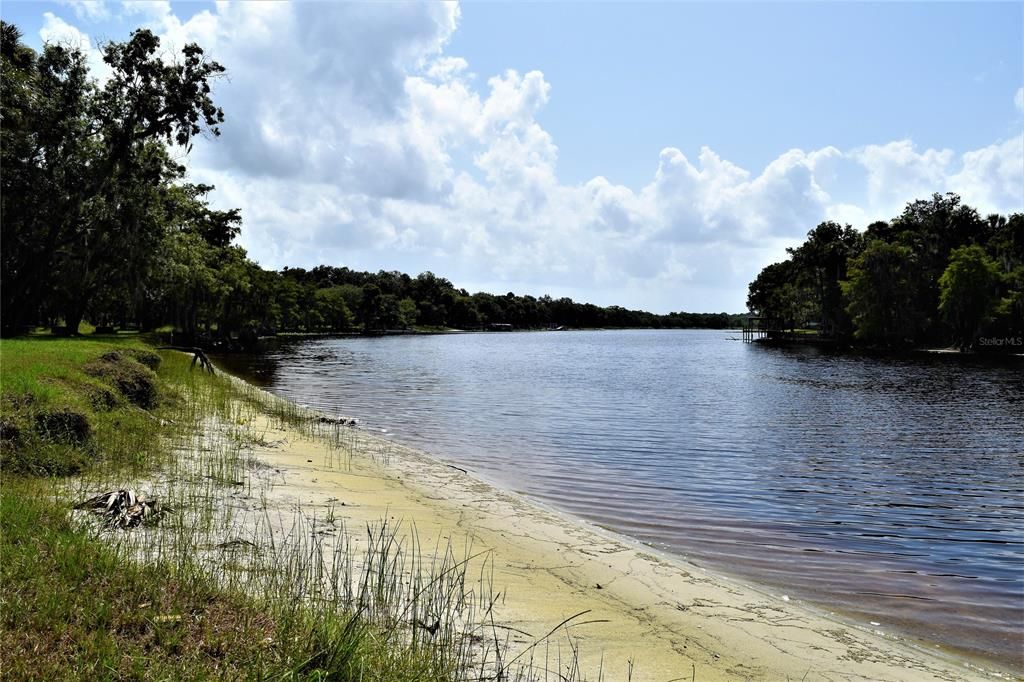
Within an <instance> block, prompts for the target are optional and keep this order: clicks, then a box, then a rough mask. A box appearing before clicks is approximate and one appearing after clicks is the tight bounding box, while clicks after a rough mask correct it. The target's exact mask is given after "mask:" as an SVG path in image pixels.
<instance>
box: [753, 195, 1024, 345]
mask: <svg viewBox="0 0 1024 682" xmlns="http://www.w3.org/2000/svg"><path fill="white" fill-rule="evenodd" d="M787 253H788V254H789V258H787V259H786V260H784V261H781V262H778V263H773V264H771V265H769V266H768V267H766V268H764V269H763V270H762V271H761V273H760V274H759V275H758V276H757V278H756V279H755V280H754V281H753V282H751V283H750V289H749V296H748V298H747V305H748V307H749V308H750V310H751V311H753V312H754V313H755V314H756V315H757V316H759V317H760V323H761V325H762V326H763V327H764V328H765V329H767V330H773V331H775V332H777V333H776V334H775V337H776V338H778V337H783V338H785V336H786V331H787V330H789V331H790V332H794V331H796V330H799V329H803V330H808V329H809V330H811V331H812V332H816V333H817V334H818V335H820V338H823V339H828V340H831V341H835V342H840V343H860V344H864V345H874V346H882V347H887V348H906V347H922V346H930V347H937V346H949V345H954V346H956V347H958V348H960V349H963V350H968V349H978V350H997V351H998V350H1002V351H1006V350H1015V352H1021V350H1024V215H1022V214H1020V213H1014V214H1012V215H1010V216H1008V217H1007V216H1002V215H997V214H993V215H990V216H988V217H987V218H982V217H981V216H980V215H979V214H978V211H976V210H975V209H973V208H971V207H970V206H966V205H964V204H963V203H961V201H960V198H959V197H958V196H956V195H955V194H947V195H944V196H943V195H940V194H935V195H933V196H932V198H931V199H924V200H918V201H914V202H912V203H910V204H907V206H906V208H905V209H904V211H903V213H901V214H900V215H899V216H898V217H896V218H895V219H893V220H891V221H889V222H875V223H872V224H871V225H868V227H867V229H866V230H864V231H863V232H860V231H857V230H855V229H853V228H852V227H851V226H850V225H839V224H838V223H835V222H831V221H830V222H823V223H821V224H820V225H818V226H817V227H815V228H814V229H813V230H811V231H810V232H809V233H808V234H807V239H806V241H804V243H803V244H801V245H800V246H798V247H796V248H790V249H787ZM790 338H792V336H790Z"/></svg>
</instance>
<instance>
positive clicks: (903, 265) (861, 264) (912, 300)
mask: <svg viewBox="0 0 1024 682" xmlns="http://www.w3.org/2000/svg"><path fill="white" fill-rule="evenodd" d="M849 274H850V278H849V279H848V280H846V281H844V282H842V283H841V286H842V289H843V294H844V296H846V299H847V301H848V303H847V311H848V312H849V314H850V317H851V318H852V319H853V322H854V325H855V326H856V336H857V338H860V339H865V340H870V341H874V342H881V343H884V344H886V345H889V346H903V345H907V344H908V343H911V342H913V341H915V340H917V339H918V338H919V337H920V335H921V332H922V326H923V321H924V320H923V315H922V313H921V310H920V308H919V307H918V292H917V288H916V287H917V282H918V277H917V259H916V258H915V256H914V253H913V251H911V249H910V247H907V246H902V245H899V244H889V243H887V242H884V241H881V240H879V239H876V240H873V241H871V242H869V243H868V245H867V247H866V248H865V249H864V252H863V253H861V254H860V255H859V256H858V257H856V258H854V259H853V260H852V261H851V262H850V273H849Z"/></svg>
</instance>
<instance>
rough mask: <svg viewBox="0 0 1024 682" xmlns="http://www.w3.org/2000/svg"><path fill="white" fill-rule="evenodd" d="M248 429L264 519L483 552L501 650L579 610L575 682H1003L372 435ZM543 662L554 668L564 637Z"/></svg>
mask: <svg viewBox="0 0 1024 682" xmlns="http://www.w3.org/2000/svg"><path fill="white" fill-rule="evenodd" d="M248 426H249V428H250V429H251V430H252V432H254V433H258V434H260V438H259V439H257V440H258V442H261V443H269V444H270V445H259V444H256V445H253V446H252V450H253V454H254V455H255V456H256V457H257V458H258V459H260V460H262V461H263V462H265V463H266V464H268V465H270V467H271V471H273V472H274V474H273V475H274V485H273V486H271V487H270V489H269V490H268V491H266V492H265V493H263V494H264V495H265V500H266V503H267V504H270V505H271V506H272V507H276V508H277V509H278V510H283V509H301V510H303V512H304V513H306V514H311V515H312V514H317V513H322V512H319V511H318V510H322V509H326V508H327V507H334V508H335V513H337V514H338V515H339V516H341V517H342V518H343V519H344V520H345V523H346V524H347V525H348V526H349V528H355V529H358V528H359V527H362V526H365V524H367V523H371V524H372V523H377V522H379V521H381V520H382V519H384V518H388V519H392V520H394V521H401V522H402V523H403V524H404V526H403V527H405V528H412V527H413V526H414V527H415V531H416V534H417V535H418V538H419V541H420V543H421V546H423V547H431V548H432V547H434V546H435V545H436V544H437V543H440V544H441V545H442V546H443V545H444V544H445V543H446V542H447V541H448V540H451V542H452V543H453V544H454V545H455V546H456V547H457V548H459V547H464V546H466V544H467V543H469V544H471V547H472V549H473V551H474V552H478V551H481V550H492V551H491V552H490V554H489V558H490V559H491V560H493V586H494V589H495V590H500V591H501V592H502V594H501V599H500V600H499V603H498V607H497V609H496V616H497V618H498V620H499V622H501V623H502V624H503V625H505V626H509V627H511V628H513V629H511V630H508V632H510V633H512V637H513V641H514V643H515V645H514V646H513V649H515V648H516V647H519V648H523V647H526V646H528V645H529V643H530V642H532V641H535V640H536V639H538V638H541V637H543V636H544V635H546V634H547V633H548V632H550V631H551V630H552V628H554V627H556V626H557V625H558V624H559V623H561V622H562V621H563V620H565V619H566V618H569V617H571V616H573V615H574V614H577V613H580V612H583V611H586V612H587V613H586V614H585V615H584V616H581V617H579V618H578V619H577V620H578V621H591V622H588V623H586V624H582V625H578V626H576V627H573V628H572V629H571V630H570V632H571V634H572V636H573V637H575V638H576V640H577V642H578V645H579V655H580V660H581V661H582V663H583V670H584V672H585V674H586V675H587V677H588V679H597V676H598V674H597V671H598V670H599V669H600V670H602V671H603V675H604V677H603V679H606V680H619V679H627V674H628V673H629V670H630V666H631V665H632V679H634V680H658V681H662V682H665V681H668V680H694V679H695V680H702V681H703V680H727V679H728V680H733V679H749V680H962V679H1014V678H1016V675H1013V674H1009V673H1008V672H1007V671H1002V673H1001V674H1000V673H999V672H996V671H992V670H986V669H985V668H983V667H981V666H979V665H975V664H972V663H970V662H968V661H966V660H963V659H958V658H956V657H952V656H943V655H942V652H934V653H933V652H931V651H926V650H923V649H921V648H917V647H911V646H908V645H907V644H905V643H903V642H902V641H899V640H897V639H896V638H895V637H892V636H890V635H887V634H886V633H883V632H877V631H871V630H868V629H865V628H861V627H857V626H855V625H851V624H846V623H843V622H841V621H839V620H838V619H834V618H832V617H830V616H829V615H828V614H826V613H822V612H817V611H815V610H812V609H810V608H807V607H805V606H804V605H801V604H798V603H796V602H795V601H791V600H789V599H788V597H785V596H784V595H772V594H770V593H769V592H768V591H766V590H762V589H758V588H756V587H754V586H750V585H747V584H744V583H743V582H741V581H739V580H735V579H730V578H728V577H725V576H720V575H714V574H712V573H710V572H707V571H705V570H703V569H701V568H699V567H696V566H694V565H691V564H687V563H685V562H683V561H680V560H676V559H673V558H670V557H666V556H661V555H658V554H657V553H656V552H654V551H653V550H650V549H649V548H646V547H644V546H642V545H640V544H638V543H634V542H632V541H631V540H629V539H626V538H623V537H620V536H616V535H614V534H612V533H609V532H606V531H603V530H602V529H599V528H596V527H594V526H591V525H588V524H585V523H583V522H581V521H579V520H576V519H572V518H569V517H567V516H564V515H562V514H559V513H557V512H554V511H551V510H548V509H544V508H542V507H540V506H538V505H536V504H534V503H532V502H529V501H527V500H525V499H524V498H522V497H520V496H518V495H516V494H513V493H509V492H506V491H503V490H500V489H497V488H495V487H494V486H491V485H488V484H486V483H484V482H482V481H480V480H478V479H476V478H474V477H473V476H472V475H471V474H470V473H464V472H463V471H461V470H458V469H456V468H454V467H451V466H449V465H446V464H444V463H442V462H439V461H437V460H435V459H432V458H430V457H428V456H427V455H425V454H423V453H420V452H417V451H415V450H412V449H409V448H405V447H403V446H400V445H397V444H395V443H392V442H390V441H387V440H385V439H383V438H380V437H377V436H375V435H373V434H369V433H365V432H363V431H358V430H356V431H354V434H355V435H354V437H353V438H352V439H351V442H350V443H349V444H348V446H347V447H348V448H349V449H350V450H353V451H352V452H350V453H348V454H350V455H351V456H346V457H343V458H340V457H339V454H338V452H337V450H333V449H332V448H330V447H328V446H327V445H326V444H325V443H324V442H321V441H320V440H314V439H310V438H308V437H306V436H304V435H302V434H301V433H300V432H298V431H296V430H292V429H287V428H280V427H278V426H276V425H275V424H274V423H272V421H271V420H269V419H267V418H264V417H255V418H254V421H253V422H252V423H250V424H249V425H248ZM341 505H343V506H341ZM517 631H518V632H517ZM547 653H548V656H549V659H550V660H554V659H555V657H556V655H558V654H559V653H560V654H561V656H562V658H563V659H566V658H568V653H569V643H568V639H567V637H566V636H565V634H563V633H559V634H558V635H557V636H554V637H552V638H551V639H550V640H549V644H548V645H547ZM631 661H632V663H630V662H631Z"/></svg>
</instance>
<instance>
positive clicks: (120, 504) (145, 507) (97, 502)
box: [75, 488, 174, 528]
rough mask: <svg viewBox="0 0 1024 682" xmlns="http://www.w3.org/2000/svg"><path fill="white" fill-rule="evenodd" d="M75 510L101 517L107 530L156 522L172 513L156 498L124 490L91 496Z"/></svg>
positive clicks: (77, 505) (76, 506)
mask: <svg viewBox="0 0 1024 682" xmlns="http://www.w3.org/2000/svg"><path fill="white" fill-rule="evenodd" d="M75 509H84V510H87V511H91V512H92V513H93V514H97V515H98V516H102V517H103V525H105V526H106V527H107V528H134V527H135V526H139V525H142V524H143V523H149V522H152V521H157V520H158V519H159V518H160V517H161V516H163V515H164V514H166V513H168V512H171V511H174V510H173V509H171V508H170V507H167V506H165V505H162V504H161V503H160V500H158V499H156V498H148V497H146V495H145V494H142V493H139V494H136V492H135V491H134V490H128V489H125V488H122V489H120V490H108V491H107V492H105V493H100V494H99V495H93V496H92V497H90V498H89V499H87V500H85V501H83V502H79V503H78V504H76V505H75Z"/></svg>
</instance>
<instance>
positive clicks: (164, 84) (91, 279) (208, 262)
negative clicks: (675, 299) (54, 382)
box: [0, 22, 741, 339]
mask: <svg viewBox="0 0 1024 682" xmlns="http://www.w3.org/2000/svg"><path fill="white" fill-rule="evenodd" d="M103 59H104V61H105V62H106V64H107V65H108V66H109V67H110V77H109V78H108V80H107V81H106V82H104V83H98V82H97V81H96V80H95V79H93V78H92V77H91V76H90V74H89V71H88V67H87V64H86V60H85V56H84V55H83V54H82V53H81V52H80V51H79V50H77V49H72V48H68V47H65V46H61V45H52V44H48V45H46V46H45V47H44V48H43V49H42V51H41V52H38V53H37V52H35V51H34V50H32V49H30V48H29V47H27V46H26V45H25V44H24V43H23V42H22V40H21V34H20V32H19V31H18V29H17V28H16V27H15V26H13V25H11V24H8V23H6V22H5V23H3V24H2V44H0V80H2V82H0V116H2V123H3V125H2V126H0V135H2V139H0V153H2V158H0V167H2V173H0V182H2V186H0V200H2V206H0V210H2V218H3V220H2V229H3V234H2V242H3V255H2V267H0V278H2V281H0V289H2V311H3V333H4V334H15V333H20V332H22V331H25V330H27V329H30V328H32V327H35V326H38V325H46V326H50V327H54V328H55V329H62V330H64V332H65V333H75V332H76V330H77V329H78V327H79V322H80V321H81V320H83V319H89V320H90V321H92V322H93V324H95V325H98V326H102V327H114V326H129V325H134V326H137V327H139V328H141V329H153V328H156V327H159V326H162V325H167V324H170V325H172V326H173V327H174V328H175V329H176V330H178V332H179V333H181V334H183V335H185V336H189V337H192V338H196V339H198V338H200V337H208V338H210V339H216V338H221V339H230V338H239V337H248V338H252V337H255V336H257V335H260V334H272V333H276V332H280V331H301V332H340V331H361V332H375V331H379V330H385V329H405V328H408V327H412V326H414V325H415V326H422V327H457V328H463V329H481V328H484V329H486V328H489V327H490V326H492V325H500V326H502V327H505V326H507V325H511V326H513V327H515V328H545V327H549V326H567V327H665V328H669V327H671V328H675V327H717V328H724V327H730V326H731V327H735V326H738V325H739V324H740V321H741V316H738V315H731V316H730V315H727V314H725V313H714V314H709V313H672V314H669V315H655V314H652V313H648V312H644V311H639V310H627V309H625V308H622V307H618V306H610V307H599V306H595V305H592V304H589V303H578V302H575V301H573V300H571V299H568V298H560V299H552V298H550V297H548V296H543V297H540V298H535V297H533V296H529V295H516V294H514V293H511V292H509V293H507V294H502V295H497V294H489V293H482V292H481V293H473V294H470V293H469V292H467V291H466V290H464V289H458V288H456V287H455V285H453V284H452V282H450V281H449V280H447V279H445V278H444V277H440V276H438V275H435V274H434V273H431V272H424V273H421V274H419V275H417V276H415V277H411V276H410V275H407V274H404V273H400V272H392V271H380V272H377V273H370V272H357V271H353V270H349V269H348V268H346V267H334V266H328V265H323V266H318V267H316V268H313V269H311V270H305V269H302V268H285V269H284V270H282V271H280V272H273V271H268V270H264V269H263V268H261V267H260V266H259V265H257V264H256V263H254V262H253V261H252V260H250V259H249V258H248V257H247V255H246V253H245V251H244V250H243V249H242V248H241V247H239V246H237V245H235V244H234V240H235V238H236V237H237V236H238V234H239V232H240V230H241V228H242V215H241V212H240V211H239V210H238V209H228V210H218V209H215V208H213V207H212V206H211V204H212V203H213V202H212V199H211V198H212V196H213V193H214V191H215V188H213V187H211V186H209V185H202V184H194V183H190V182H188V179H187V177H186V172H185V168H184V167H183V166H182V165H181V164H180V163H178V161H177V159H180V157H181V155H182V154H183V153H184V154H187V153H188V151H189V150H190V149H191V144H192V141H193V140H194V138H195V137H196V136H197V135H203V134H208V135H211V136H214V137H215V136H217V135H219V134H220V127H221V125H222V124H223V123H224V121H225V116H224V112H223V111H222V110H221V109H220V107H218V106H217V105H216V103H215V101H214V99H213V87H214V85H215V83H216V81H217V79H218V78H219V77H221V76H222V75H223V74H224V73H225V69H224V67H223V66H221V65H220V64H218V63H217V62H215V61H210V60H208V59H207V58H206V57H205V54H204V52H203V50H202V48H200V47H199V46H198V45H195V44H189V45H186V46H185V47H184V48H183V49H182V50H181V52H180V53H179V54H177V55H165V54H164V53H163V51H162V50H161V45H160V40H159V38H158V37H157V36H155V35H154V34H153V33H152V32H150V31H148V30H145V29H140V30H137V31H135V32H134V33H133V34H132V35H131V37H130V38H129V39H128V40H127V41H125V42H122V43H109V44H107V45H106V46H104V48H103Z"/></svg>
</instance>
